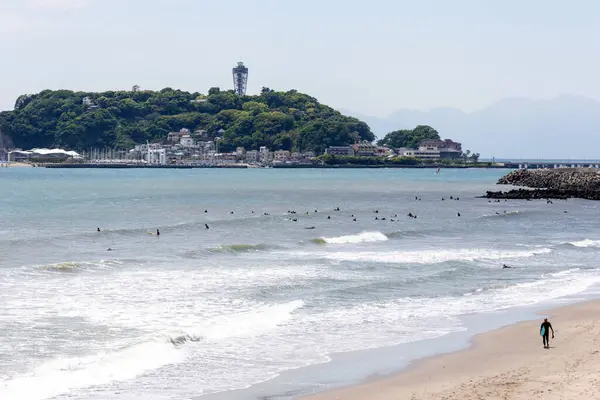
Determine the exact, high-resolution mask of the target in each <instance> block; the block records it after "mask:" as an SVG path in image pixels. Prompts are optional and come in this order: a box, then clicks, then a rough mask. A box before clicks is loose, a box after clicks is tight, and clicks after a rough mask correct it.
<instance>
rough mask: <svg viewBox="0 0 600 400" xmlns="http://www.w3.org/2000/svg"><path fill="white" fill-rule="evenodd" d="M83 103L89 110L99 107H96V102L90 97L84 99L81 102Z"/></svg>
mask: <svg viewBox="0 0 600 400" xmlns="http://www.w3.org/2000/svg"><path fill="white" fill-rule="evenodd" d="M81 103H82V104H83V105H84V106H86V107H89V108H97V107H98V106H97V105H96V103H94V100H92V98H91V97H90V96H85V97H84V98H83V100H82V101H81Z"/></svg>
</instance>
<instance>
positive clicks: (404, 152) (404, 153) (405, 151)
mask: <svg viewBox="0 0 600 400" xmlns="http://www.w3.org/2000/svg"><path fill="white" fill-rule="evenodd" d="M416 151H417V150H415V149H409V148H408V147H400V148H398V149H396V154H398V155H399V156H400V157H415V152H416Z"/></svg>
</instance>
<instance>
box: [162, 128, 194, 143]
mask: <svg viewBox="0 0 600 400" xmlns="http://www.w3.org/2000/svg"><path fill="white" fill-rule="evenodd" d="M183 135H188V136H189V135H190V130H189V129H186V128H181V129H180V130H179V132H169V134H168V135H167V140H168V141H169V142H171V143H179V141H180V140H181V138H182V137H183Z"/></svg>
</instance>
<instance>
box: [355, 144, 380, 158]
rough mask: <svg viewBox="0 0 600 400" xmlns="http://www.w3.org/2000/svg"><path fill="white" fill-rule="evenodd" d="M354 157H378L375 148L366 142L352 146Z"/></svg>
mask: <svg viewBox="0 0 600 400" xmlns="http://www.w3.org/2000/svg"><path fill="white" fill-rule="evenodd" d="M354 155H355V156H358V157H374V156H377V155H378V150H377V146H375V145H374V144H371V143H368V142H362V143H357V144H355V145H354Z"/></svg>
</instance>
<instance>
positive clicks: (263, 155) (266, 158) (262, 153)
mask: <svg viewBox="0 0 600 400" xmlns="http://www.w3.org/2000/svg"><path fill="white" fill-rule="evenodd" d="M258 154H259V157H260V161H261V162H270V161H272V160H273V153H271V152H270V151H269V149H268V148H267V147H266V146H261V147H260V150H259V151H258Z"/></svg>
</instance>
